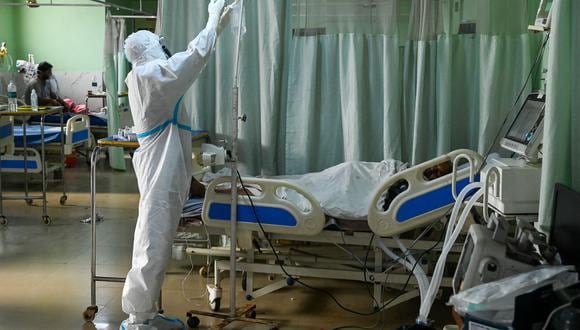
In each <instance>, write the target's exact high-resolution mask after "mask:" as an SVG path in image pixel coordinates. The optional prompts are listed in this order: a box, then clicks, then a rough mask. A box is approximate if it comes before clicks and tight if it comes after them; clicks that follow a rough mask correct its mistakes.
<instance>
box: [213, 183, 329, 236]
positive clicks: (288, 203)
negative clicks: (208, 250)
mask: <svg viewBox="0 0 580 330" xmlns="http://www.w3.org/2000/svg"><path fill="white" fill-rule="evenodd" d="M243 180H244V186H246V187H250V188H249V189H248V190H250V192H251V194H252V195H253V196H252V197H251V198H252V202H253V203H254V206H255V208H256V213H257V214H258V218H259V221H260V223H261V224H262V226H263V228H264V231H266V232H268V233H277V234H296V235H316V234H318V233H319V232H320V231H322V229H323V227H324V223H325V217H324V213H323V211H322V209H321V208H320V205H319V204H318V202H317V201H316V200H315V199H314V197H313V196H312V195H311V194H310V193H308V192H306V191H304V190H303V189H301V188H300V187H298V186H296V185H294V184H291V183H288V182H285V181H281V180H272V179H258V178H244V179H243ZM229 182H230V177H220V178H217V179H215V180H213V181H212V182H211V183H210V184H209V186H208V187H207V190H206V194H205V200H204V204H203V210H202V218H203V221H204V222H205V223H206V224H207V225H208V226H210V227H220V228H225V229H226V230H227V229H229V228H230V210H231V190H230V188H229V187H230V186H231V185H230V184H228V183H229ZM290 193H292V194H297V195H300V196H302V197H301V198H300V200H301V202H300V205H298V204H297V203H295V202H294V201H293V199H289V198H287V197H285V196H287V195H288V194H290ZM238 229H239V230H240V231H257V232H260V231H261V230H260V227H259V224H258V222H257V221H256V216H255V215H254V210H253V209H252V206H251V204H250V200H249V198H248V196H247V195H246V192H245V191H244V190H242V189H241V187H240V186H238Z"/></svg>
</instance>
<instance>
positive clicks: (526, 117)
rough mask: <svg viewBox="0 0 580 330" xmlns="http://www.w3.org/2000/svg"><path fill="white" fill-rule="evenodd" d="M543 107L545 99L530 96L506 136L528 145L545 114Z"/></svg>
mask: <svg viewBox="0 0 580 330" xmlns="http://www.w3.org/2000/svg"><path fill="white" fill-rule="evenodd" d="M543 108H544V102H543V101H541V100H534V99H531V98H528V99H527V100H526V102H525V103H524V106H523V107H522V110H521V111H520V113H519V114H518V117H517V118H516V120H515V121H514V123H513V124H512V126H511V127H510V129H509V131H508V133H507V135H506V137H507V138H508V139H510V140H512V141H516V142H518V143H521V144H524V145H527V144H528V143H529V142H530V140H531V139H532V137H533V136H534V133H535V131H536V128H537V126H538V124H539V122H540V119H541V118H542V117H543V116H544V113H543V111H542V110H543Z"/></svg>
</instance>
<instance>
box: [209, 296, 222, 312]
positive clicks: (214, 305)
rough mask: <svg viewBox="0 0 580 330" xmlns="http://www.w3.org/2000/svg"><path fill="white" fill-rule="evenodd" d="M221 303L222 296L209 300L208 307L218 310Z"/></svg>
mask: <svg viewBox="0 0 580 330" xmlns="http://www.w3.org/2000/svg"><path fill="white" fill-rule="evenodd" d="M221 303H222V298H215V299H214V300H213V301H210V302H209V308H210V309H211V310H212V311H214V312H219V310H220V307H221Z"/></svg>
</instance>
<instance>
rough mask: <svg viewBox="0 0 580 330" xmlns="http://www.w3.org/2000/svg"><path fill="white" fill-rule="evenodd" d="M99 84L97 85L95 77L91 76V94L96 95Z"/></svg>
mask: <svg viewBox="0 0 580 330" xmlns="http://www.w3.org/2000/svg"><path fill="white" fill-rule="evenodd" d="M98 87H99V84H98V83H97V77H95V76H93V81H91V93H93V94H97V89H98Z"/></svg>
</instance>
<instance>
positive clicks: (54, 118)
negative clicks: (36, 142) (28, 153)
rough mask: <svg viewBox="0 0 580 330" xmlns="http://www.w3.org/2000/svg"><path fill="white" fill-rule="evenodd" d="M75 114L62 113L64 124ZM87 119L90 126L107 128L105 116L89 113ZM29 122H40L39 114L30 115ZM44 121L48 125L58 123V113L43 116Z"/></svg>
mask: <svg viewBox="0 0 580 330" xmlns="http://www.w3.org/2000/svg"><path fill="white" fill-rule="evenodd" d="M76 115H77V114H72V113H65V114H63V122H64V123H65V124H66V121H67V120H69V119H70V118H71V117H73V116H76ZM89 120H90V122H91V127H102V128H107V118H103V117H100V116H96V115H89ZM30 122H31V123H35V124H37V123H40V116H32V117H30ZM44 123H45V124H50V125H60V115H50V116H46V117H44Z"/></svg>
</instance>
